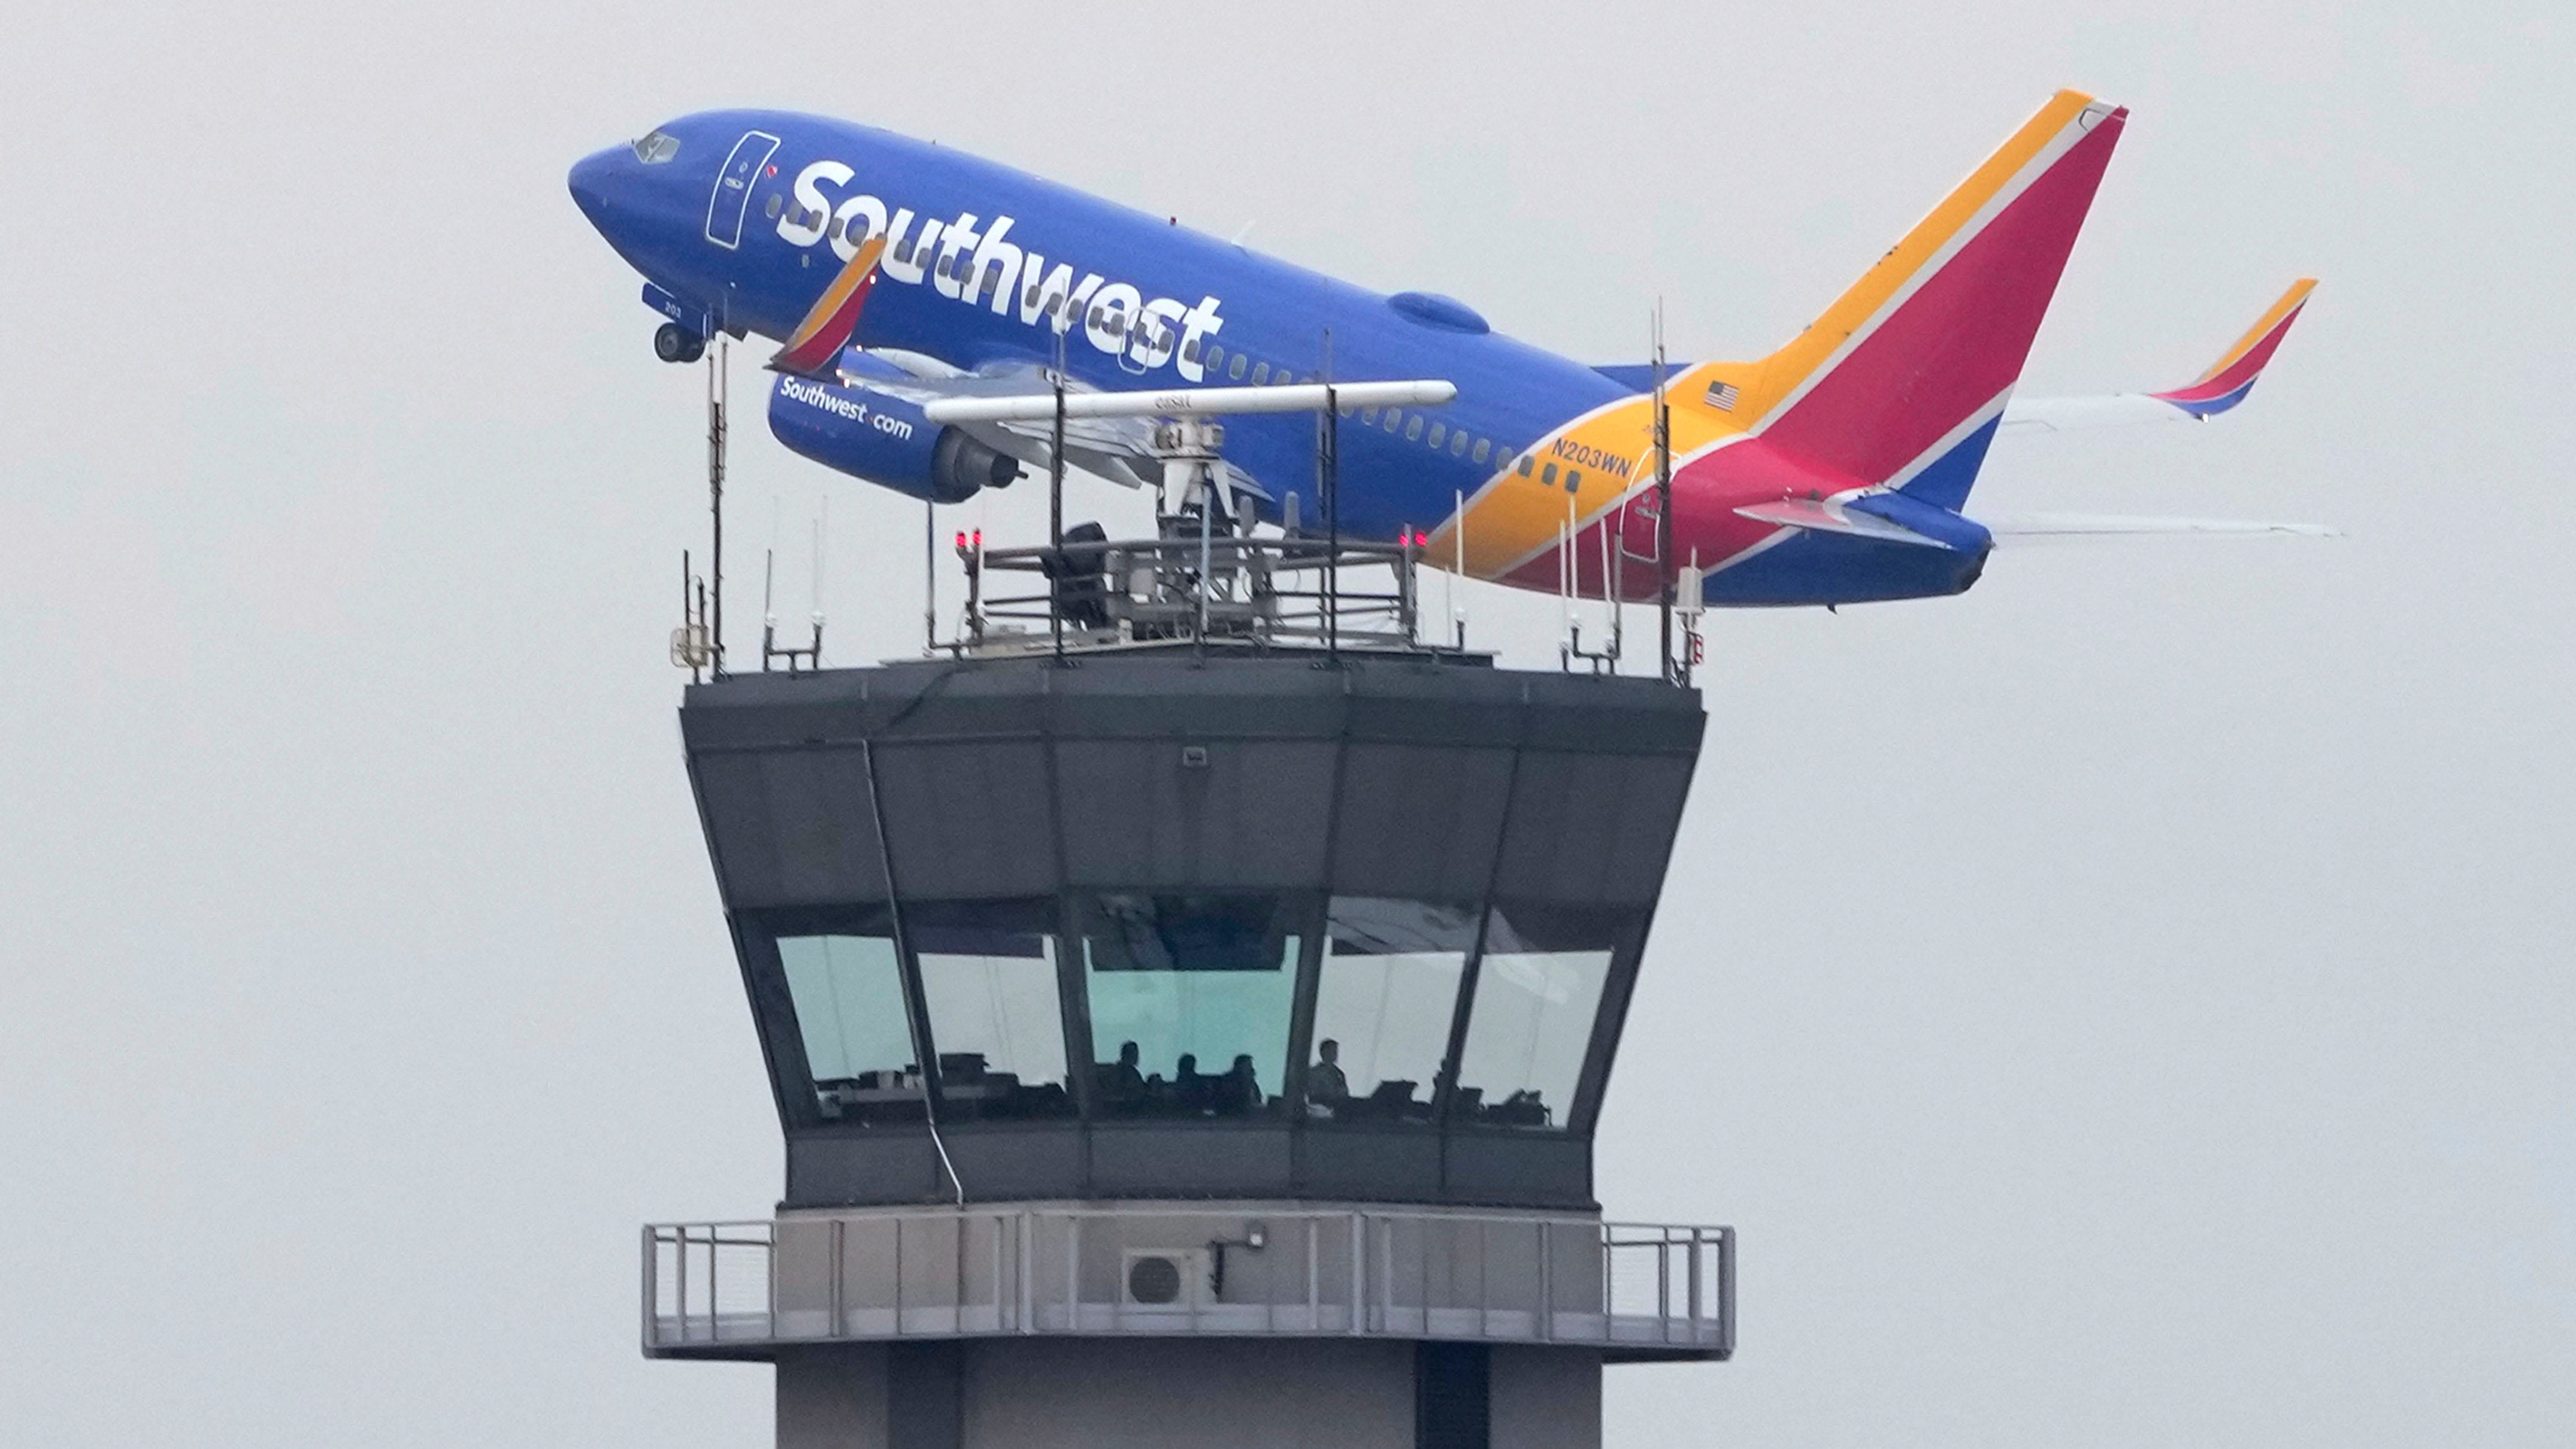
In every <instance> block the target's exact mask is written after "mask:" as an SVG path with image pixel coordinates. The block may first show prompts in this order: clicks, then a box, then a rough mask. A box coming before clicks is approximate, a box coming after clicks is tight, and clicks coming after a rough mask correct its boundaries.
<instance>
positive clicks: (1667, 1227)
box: [642, 1204, 1735, 1358]
mask: <svg viewBox="0 0 2576 1449" xmlns="http://www.w3.org/2000/svg"><path fill="white" fill-rule="evenodd" d="M1158 1220H1159V1221H1163V1222H1181V1221H1187V1222H1190V1223H1193V1224H1197V1225H1201V1226H1198V1227H1193V1228H1191V1229H1190V1230H1188V1231H1187V1232H1184V1233H1182V1234H1181V1235H1179V1236H1177V1237H1175V1236H1173V1235H1171V1234H1168V1233H1166V1234H1163V1235H1160V1236H1156V1235H1154V1234H1151V1233H1148V1234H1146V1237H1147V1241H1145V1242H1144V1243H1142V1244H1138V1243H1136V1242H1135V1240H1134V1239H1133V1238H1132V1237H1131V1236H1130V1229H1131V1227H1132V1225H1134V1224H1139V1223H1152V1222H1155V1221H1158ZM1255 1220H1266V1229H1267V1234H1268V1236H1267V1237H1266V1238H1265V1239H1264V1240H1263V1241H1264V1248H1263V1249H1261V1250H1259V1251H1265V1252H1285V1253H1289V1254H1291V1255H1293V1258H1294V1260H1295V1261H1292V1262H1290V1263H1288V1264H1287V1265H1286V1268H1285V1269H1284V1270H1283V1269H1282V1268H1281V1267H1279V1266H1276V1260H1271V1259H1264V1260H1263V1261H1264V1262H1265V1263H1266V1264H1272V1266H1268V1267H1265V1269H1264V1270H1263V1271H1262V1272H1261V1273H1260V1274H1259V1275H1258V1284H1259V1286H1260V1288H1261V1289H1262V1290H1263V1291H1261V1292H1260V1293H1259V1294H1258V1296H1254V1295H1253V1294H1252V1293H1251V1291H1250V1290H1249V1289H1248V1288H1239V1289H1238V1293H1237V1295H1236V1296H1226V1295H1223V1294H1221V1293H1217V1294H1211V1295H1210V1297H1209V1298H1208V1299H1207V1300H1204V1301H1203V1300H1202V1298H1201V1297H1200V1296H1199V1295H1198V1294H1197V1293H1195V1292H1193V1293H1192V1294H1190V1295H1189V1296H1188V1297H1187V1298H1186V1300H1185V1301H1183V1302H1181V1303H1179V1304H1177V1305H1172V1306H1168V1307H1152V1306H1140V1305H1135V1304H1132V1303H1127V1302H1125V1301H1123V1300H1122V1298H1121V1296H1120V1294H1119V1292H1117V1291H1115V1290H1113V1291H1111V1292H1110V1293H1108V1294H1106V1295H1102V1294H1100V1293H1099V1292H1098V1291H1097V1290H1096V1287H1095V1289H1094V1291H1092V1292H1090V1293H1086V1292H1085V1287H1084V1269H1085V1265H1086V1262H1087V1261H1089V1262H1092V1263H1094V1264H1095V1265H1097V1264H1100V1263H1106V1262H1109V1261H1112V1260H1113V1259H1114V1256H1115V1255H1116V1254H1118V1253H1119V1252H1121V1251H1122V1250H1124V1249H1126V1248H1130V1247H1135V1248H1139V1249H1140V1250H1143V1251H1160V1250H1164V1249H1170V1250H1173V1251H1192V1250H1196V1249H1195V1240H1192V1239H1190V1236H1189V1234H1190V1233H1191V1232H1204V1231H1205V1227H1204V1225H1207V1224H1211V1223H1227V1222H1232V1223H1236V1224H1238V1225H1240V1226H1238V1227H1237V1228H1235V1229H1234V1230H1233V1232H1234V1233H1235V1234H1237V1236H1220V1237H1218V1238H1216V1239H1213V1240H1209V1241H1208V1242H1206V1244H1205V1250H1207V1251H1215V1252H1225V1251H1235V1252H1242V1251H1247V1250H1249V1245H1248V1244H1247V1243H1245V1242H1244V1241H1242V1240H1241V1238H1240V1236H1239V1235H1240V1233H1241V1232H1242V1231H1243V1227H1245V1226H1249V1225H1251V1223H1252V1222H1253V1221H1255ZM941 1223H944V1224H948V1225H950V1230H949V1231H946V1232H942V1231H938V1230H937V1229H935V1228H933V1227H932V1226H931V1225H932V1224H941ZM1086 1227H1089V1228H1091V1229H1092V1230H1093V1231H1094V1232H1095V1233H1097V1232H1100V1231H1102V1230H1106V1231H1107V1233H1108V1236H1109V1243H1110V1246H1109V1247H1108V1249H1107V1251H1106V1252H1105V1253H1102V1252H1099V1251H1098V1248H1097V1244H1096V1243H1095V1253H1094V1256H1093V1257H1092V1258H1091V1259H1088V1260H1087V1259H1086V1257H1085V1253H1084V1241H1085V1229H1086ZM907 1228H912V1229H914V1230H913V1231H907ZM1328 1228H1331V1229H1335V1231H1332V1232H1327V1231H1326V1230H1327V1229H1328ZM869 1229H879V1230H882V1231H883V1232H884V1233H885V1234H887V1235H888V1237H889V1239H890V1241H891V1244H892V1249H891V1252H890V1253H877V1254H875V1255H874V1256H873V1257H870V1256H869V1255H868V1254H867V1253H866V1252H865V1251H863V1250H854V1249H853V1247H852V1240H853V1239H854V1238H860V1237H863V1236H864V1235H865V1233H866V1231H867V1230H869ZM782 1230H783V1231H784V1232H786V1233H787V1234H788V1235H790V1236H797V1235H801V1234H815V1235H817V1236H816V1238H815V1240H814V1241H815V1242H819V1244H820V1247H821V1252H822V1258H823V1264H822V1268H823V1271H822V1273H821V1274H820V1275H819V1281H818V1277H817V1275H815V1274H813V1273H811V1272H810V1271H808V1272H804V1273H801V1274H799V1273H787V1274H782V1269H781V1263H780V1258H781V1247H780V1244H781V1233H782ZM1516 1235H1519V1237H1518V1239H1517V1240H1518V1241H1520V1242H1522V1243H1525V1244H1526V1243H1534V1244H1535V1248H1536V1253H1535V1257H1534V1259H1533V1260H1528V1261H1524V1262H1522V1263H1521V1264H1520V1266H1519V1267H1518V1268H1507V1269H1506V1270H1505V1271H1502V1272H1501V1273H1499V1274H1498V1273H1497V1263H1498V1261H1501V1260H1503V1259H1509V1258H1512V1257H1514V1256H1515V1253H1516V1250H1515V1249H1514V1247H1513V1244H1514V1242H1515V1240H1516ZM1498 1239H1499V1240H1500V1241H1501V1242H1502V1244H1503V1252H1502V1254H1501V1256H1500V1258H1498V1255H1497V1252H1496V1244H1497V1241H1498ZM914 1244H927V1246H923V1247H919V1248H915V1247H914V1246H913V1245H914ZM1336 1244H1338V1246H1335V1245H1336ZM978 1248H980V1249H982V1251H980V1252H976V1253H975V1256H976V1257H977V1259H978V1260H979V1261H980V1262H981V1263H982V1266H983V1267H984V1268H985V1270H986V1279H985V1281H984V1282H982V1283H981V1284H980V1285H976V1286H974V1287H973V1288H972V1289H971V1290H970V1286H969V1280H968V1274H967V1271H966V1264H967V1262H968V1257H969V1254H970V1251H973V1250H974V1249H978ZM728 1251H731V1252H734V1253H737V1254H741V1253H756V1254H758V1255H760V1256H761V1258H762V1259H763V1261H762V1263H761V1267H762V1268H763V1269H764V1270H765V1271H762V1272H759V1273H756V1274H748V1275H745V1274H741V1273H739V1272H734V1273H726V1272H724V1271H722V1270H721V1269H720V1266H719V1265H720V1261H721V1259H722V1258H723V1256H724V1255H725V1254H726V1253H727V1252H728ZM801 1251H806V1252H811V1251H813V1247H812V1246H811V1245H810V1244H809V1245H808V1246H806V1247H804V1248H803V1249H801ZM854 1251H855V1252H858V1253H859V1256H860V1257H862V1258H866V1259H867V1260H868V1261H869V1262H871V1263H872V1264H873V1265H874V1268H875V1270H876V1271H877V1272H878V1273H879V1275H880V1276H883V1275H884V1273H885V1272H886V1271H887V1270H888V1269H889V1268H890V1270H891V1283H890V1285H885V1288H886V1290H887V1291H879V1292H876V1293H874V1294H871V1293H870V1292H869V1291H868V1290H867V1289H866V1288H864V1287H860V1288H858V1289H857V1291H854V1285H853V1283H852V1282H851V1277H852V1271H853V1267H854V1259H853V1253H854ZM1058 1252H1061V1255H1062V1261H1061V1262H1060V1263H1057V1262H1056V1261H1055V1257H1056V1254H1057V1253H1058ZM1344 1256H1346V1257H1347V1259H1348V1267H1349V1270H1350V1281H1349V1283H1348V1285H1347V1287H1348V1294H1347V1296H1346V1297H1345V1296H1343V1295H1342V1294H1341V1293H1339V1292H1338V1291H1336V1292H1333V1293H1327V1292H1326V1290H1325V1283H1326V1281H1327V1275H1326V1273H1325V1268H1326V1260H1327V1258H1328V1257H1344ZM915 1257H918V1259H919V1262H918V1263H915V1261H914V1258H915ZM934 1258H936V1259H937V1260H938V1261H937V1262H936V1263H935V1264H934V1263H933V1262H932V1259H934ZM1469 1258H1472V1260H1473V1261H1472V1269H1473V1271H1472V1275H1471V1274H1470V1273H1469V1271H1468V1264H1467V1260H1468V1259H1469ZM1640 1258H1643V1259H1647V1260H1650V1261H1647V1262H1638V1261H1636V1260H1638V1259H1640ZM808 1261H809V1262H810V1259H809V1260H808ZM915 1267H920V1268H924V1269H927V1268H930V1267H937V1268H939V1269H940V1270H942V1271H941V1272H940V1274H939V1275H938V1276H939V1277H940V1278H941V1279H943V1280H944V1281H945V1284H946V1286H945V1287H943V1288H941V1289H940V1290H939V1291H937V1292H935V1293H932V1294H930V1295H928V1297H927V1301H914V1300H913V1299H912V1298H908V1297H907V1290H906V1287H905V1283H906V1280H907V1278H909V1277H915V1276H916V1275H915V1274H913V1273H912V1272H910V1271H908V1270H909V1269H912V1268H915ZM1649 1268H1650V1269H1651V1272H1652V1278H1651V1284H1652V1287H1651V1291H1650V1292H1647V1291H1642V1290H1641V1289H1639V1288H1638V1287H1637V1286H1636V1285H1640V1284H1643V1283H1645V1282H1646V1281H1648V1280H1647V1279H1646V1278H1645V1276H1644V1274H1645V1271H1646V1270H1647V1269H1649ZM1623 1272H1624V1273H1625V1275H1626V1276H1623ZM1570 1275H1571V1280H1570V1281H1569V1276H1570ZM1118 1276H1119V1277H1120V1278H1121V1279H1122V1280H1123V1277H1124V1270H1123V1269H1122V1270H1121V1271H1120V1274H1119V1275H1118ZM1050 1277H1052V1278H1053V1281H1052V1282H1051V1283H1050V1281H1049V1278H1050ZM746 1281H748V1282H750V1283H752V1284H755V1285H757V1289H756V1291H757V1292H758V1294H759V1298H758V1301H757V1302H756V1303H750V1302H736V1303H732V1304H729V1303H728V1302H727V1301H726V1299H725V1297H724V1296H723V1295H724V1292H725V1291H726V1290H725V1285H726V1284H728V1283H730V1284H733V1285H735V1287H734V1289H733V1290H732V1291H733V1292H734V1294H735V1297H736V1298H737V1300H740V1299H743V1298H745V1297H746V1296H747V1294H746V1290H745V1289H744V1288H743V1287H742V1285H743V1284H744V1283H745V1282H746ZM1234 1281H1236V1282H1237V1283H1238V1284H1244V1283H1246V1282H1247V1279H1246V1278H1245V1277H1243V1276H1238V1277H1237V1278H1236V1279H1235V1280H1234ZM1471 1281H1472V1292H1471V1291H1469V1288H1470V1285H1471ZM1283 1286H1284V1287H1285V1288H1286V1290H1287V1291H1285V1292H1282V1291H1279V1290H1280V1289H1281V1288H1283ZM1677 1290H1678V1297H1677V1296H1676V1292H1677ZM782 1292H785V1293H786V1294H788V1296H789V1298H790V1299H792V1300H793V1301H790V1302H782ZM642 1306H643V1324H642V1328H643V1347H644V1350H645V1352H646V1353H647V1354H665V1353H672V1352H681V1353H686V1352H691V1351H703V1350H707V1349H710V1348H713V1347H715V1346H719V1345H721V1346H722V1347H723V1348H725V1349H734V1350H739V1349H749V1348H753V1347H757V1346H759V1345H765V1344H789V1343H800V1342H813V1341H818V1340H828V1339H844V1338H857V1339H897V1338H918V1337H943V1338H945V1337H973V1336H986V1335H1001V1334H1017V1335H1027V1334H1056V1335H1082V1336H1090V1335H1100V1334H1113V1335H1114V1334H1121V1333H1150V1334H1157V1335H1188V1334H1221V1335H1226V1336H1247V1335H1249V1336H1282V1337H1296V1336H1315V1335H1323V1334H1348V1335H1353V1336H1361V1337H1388V1338H1407V1339H1419V1338H1431V1337H1437V1338H1448V1339H1466V1340H1484V1341H1491V1342H1533V1343H1578V1344H1581V1343H1591V1344H1600V1345H1605V1346H1612V1347H1638V1348H1656V1349H1666V1350H1681V1351H1686V1352H1692V1353H1703V1354H1713V1355H1714V1356H1717V1357H1721V1358H1722V1357H1726V1356H1728V1355H1729V1354H1731V1353H1732V1352H1733V1349H1734V1344H1735V1233H1734V1230H1733V1229H1732V1228H1725V1227H1704V1226H1687V1225H1672V1224H1647V1223H1627V1222H1603V1221H1600V1220H1597V1219H1590V1218H1575V1217H1562V1216H1552V1215H1546V1214H1499V1213H1473V1212H1441V1211H1437V1210H1407V1209H1378V1208H1350V1209H1292V1210H1287V1211H1277V1210H1272V1209H1267V1208H1247V1207H1243V1206H1240V1205H1233V1206H1229V1205H1226V1204H1209V1205H1207V1206H1205V1207H1159V1206H1157V1207H1136V1206H1107V1207H1076V1206H1068V1205H1044V1204H1030V1205H1012V1206H997V1207H983V1208H978V1207H965V1208H956V1207H950V1208H898V1209H884V1210H873V1209H872V1210H866V1211H861V1212H852V1213H841V1214H828V1215H827V1214H814V1215H795V1216H791V1217H788V1218H785V1219H781V1220H777V1221H760V1220H742V1221H730V1222H708V1223H666V1224H653V1225H649V1226H647V1227H646V1228H645V1229H644V1281H643V1305H642Z"/></svg>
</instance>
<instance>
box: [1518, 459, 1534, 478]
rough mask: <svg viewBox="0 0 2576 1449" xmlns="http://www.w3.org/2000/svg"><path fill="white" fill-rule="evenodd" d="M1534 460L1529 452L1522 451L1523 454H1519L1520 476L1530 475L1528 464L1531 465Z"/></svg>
mask: <svg viewBox="0 0 2576 1449" xmlns="http://www.w3.org/2000/svg"><path fill="white" fill-rule="evenodd" d="M1535 461H1536V460H1535V459H1533V458H1531V457H1530V455H1529V454H1527V453H1523V454H1521V476H1522V477H1524V478H1526V477H1528V476H1529V475H1530V465H1531V464H1532V463H1533V462H1535Z"/></svg>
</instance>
